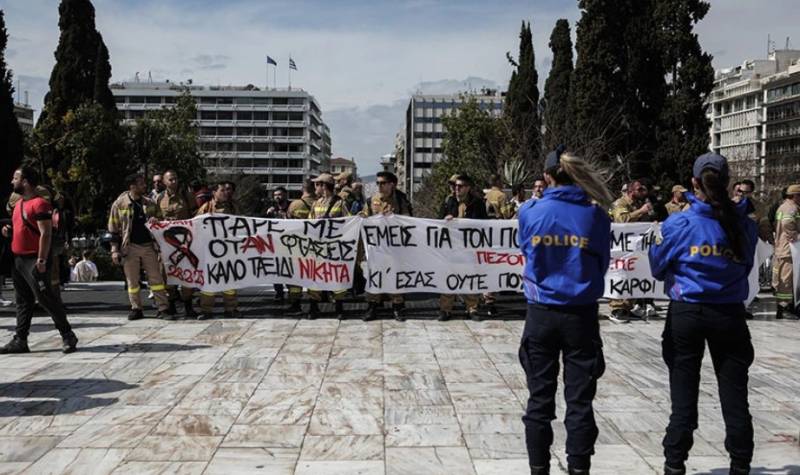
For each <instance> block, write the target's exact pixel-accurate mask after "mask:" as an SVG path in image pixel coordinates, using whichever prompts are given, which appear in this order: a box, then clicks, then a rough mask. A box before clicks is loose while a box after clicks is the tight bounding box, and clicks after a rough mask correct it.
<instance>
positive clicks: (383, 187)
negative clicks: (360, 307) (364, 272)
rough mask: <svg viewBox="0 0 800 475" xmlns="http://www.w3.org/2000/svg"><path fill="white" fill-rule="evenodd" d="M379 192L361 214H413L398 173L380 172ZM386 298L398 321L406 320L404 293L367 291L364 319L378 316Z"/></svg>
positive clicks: (378, 176) (378, 180)
mask: <svg viewBox="0 0 800 475" xmlns="http://www.w3.org/2000/svg"><path fill="white" fill-rule="evenodd" d="M376 177H377V178H376V179H377V181H376V184H377V185H378V192H377V193H376V194H375V195H374V196H373V197H372V198H370V200H369V202H368V203H367V206H366V207H365V208H364V210H363V211H362V212H361V216H364V217H365V218H366V217H369V216H375V215H381V214H399V215H403V216H413V215H414V212H413V210H412V208H411V202H409V201H408V198H407V197H406V194H405V193H403V192H402V191H400V190H398V189H397V175H395V174H394V173H391V172H378V174H377V175H376ZM384 299H387V300H388V299H391V301H392V314H393V316H394V318H395V320H397V321H400V322H402V321H405V301H404V299H403V294H394V295H388V294H370V293H367V304H368V307H367V311H366V313H364V316H363V317H361V319H362V320H364V321H365V322H368V321H370V320H374V319H375V318H376V317H377V311H378V308H379V307H380V305H381V303H382V302H383V300H384Z"/></svg>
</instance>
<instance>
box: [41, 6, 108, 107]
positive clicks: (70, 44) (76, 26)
mask: <svg viewBox="0 0 800 475" xmlns="http://www.w3.org/2000/svg"><path fill="white" fill-rule="evenodd" d="M58 12H59V14H60V17H59V20H58V27H59V29H60V30H61V36H60V37H59V39H58V47H57V48H56V52H55V57H56V64H55V66H54V67H53V71H52V73H51V74H50V91H49V92H48V93H47V95H46V96H45V99H44V110H43V111H42V114H43V115H42V117H41V118H40V120H41V119H44V118H45V117H49V116H53V118H54V119H55V120H56V121H57V122H60V120H61V118H63V117H64V115H65V114H66V113H67V111H69V110H75V109H77V108H78V106H80V105H81V104H83V103H85V102H87V101H90V100H92V99H94V97H95V75H96V74H97V65H96V63H97V58H98V48H99V45H100V43H101V41H102V40H101V38H100V35H99V34H98V33H97V30H96V29H95V23H94V6H92V3H91V2H90V1H89V0H62V1H61V4H60V5H59V7H58Z"/></svg>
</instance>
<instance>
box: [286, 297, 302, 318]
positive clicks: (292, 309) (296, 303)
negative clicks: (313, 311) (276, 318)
mask: <svg viewBox="0 0 800 475" xmlns="http://www.w3.org/2000/svg"><path fill="white" fill-rule="evenodd" d="M302 314H303V307H301V306H300V300H292V303H290V304H289V306H288V307H286V315H290V316H295V317H296V316H298V315H302Z"/></svg>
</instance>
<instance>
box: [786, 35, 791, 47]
mask: <svg viewBox="0 0 800 475" xmlns="http://www.w3.org/2000/svg"><path fill="white" fill-rule="evenodd" d="M789 40H790V37H788V36H787V37H786V49H789V45H790V44H791V42H790V41H789Z"/></svg>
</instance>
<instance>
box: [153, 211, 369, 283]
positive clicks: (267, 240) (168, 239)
mask: <svg viewBox="0 0 800 475" xmlns="http://www.w3.org/2000/svg"><path fill="white" fill-rule="evenodd" d="M360 223H361V218H357V217H355V218H346V219H326V220H283V219H265V218H249V217H244V216H232V215H225V214H207V215H203V216H198V217H196V218H194V219H190V220H185V221H161V222H157V223H154V224H152V225H150V231H151V233H152V234H153V236H154V237H155V239H156V241H157V242H158V245H159V247H160V249H161V258H162V262H163V263H164V268H165V270H166V273H167V283H168V284H170V285H182V286H187V287H194V288H198V289H200V290H203V291H207V292H217V291H221V290H228V289H239V288H244V287H252V286H256V285H264V284H294V285H299V286H303V287H307V288H311V289H317V290H343V289H348V288H350V287H351V286H352V281H353V269H354V265H355V260H356V254H357V250H358V231H359V229H360Z"/></svg>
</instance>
